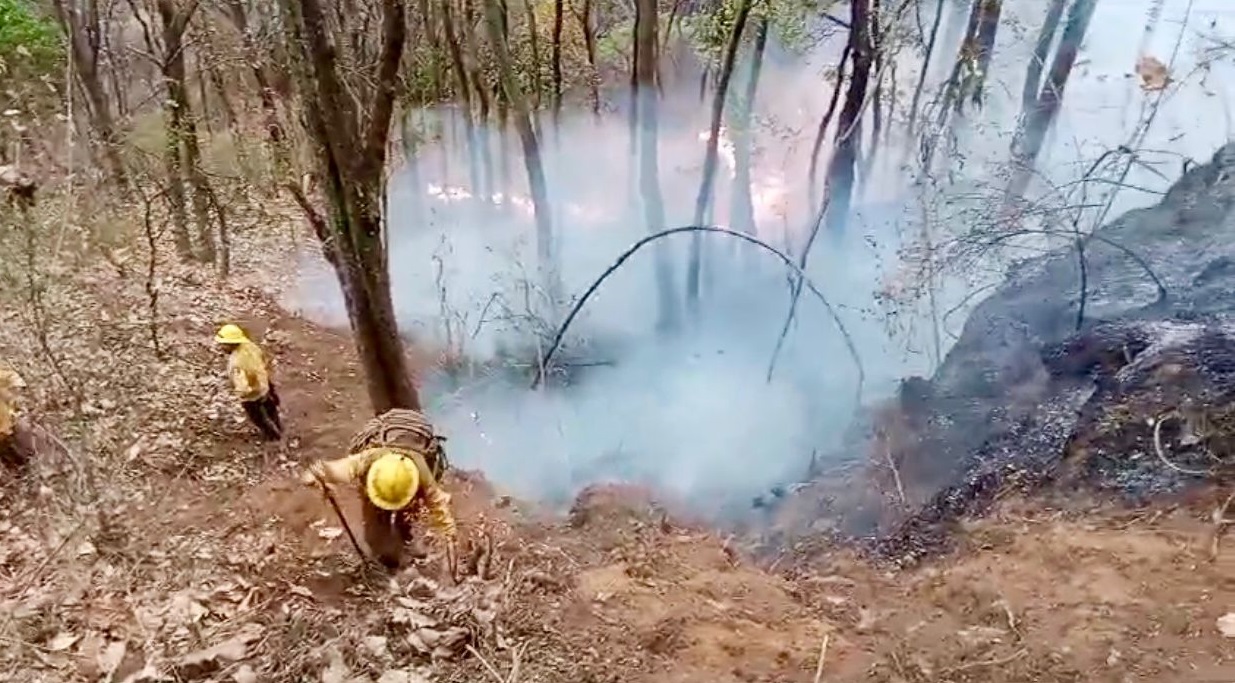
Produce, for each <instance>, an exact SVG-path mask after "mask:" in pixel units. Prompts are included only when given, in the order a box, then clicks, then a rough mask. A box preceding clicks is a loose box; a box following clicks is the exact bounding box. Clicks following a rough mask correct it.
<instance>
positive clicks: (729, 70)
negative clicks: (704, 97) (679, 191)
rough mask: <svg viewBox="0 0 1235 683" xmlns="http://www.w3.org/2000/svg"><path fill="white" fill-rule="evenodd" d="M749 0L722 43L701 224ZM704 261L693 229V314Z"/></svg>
mask: <svg viewBox="0 0 1235 683" xmlns="http://www.w3.org/2000/svg"><path fill="white" fill-rule="evenodd" d="M751 4H752V0H741V4H740V5H738V14H737V16H736V17H735V18H734V20H733V30H732V32H731V33H730V34H729V44H728V45H727V46H726V47H725V59H724V62H723V63H722V64H721V68H720V81H719V82H718V84H717V86H716V93H715V95H713V96H712V122H711V126H710V127H709V128H708V141H707V147H706V149H705V151H704V153H703V179H702V180H701V181H700V183H699V193H698V194H697V195H696V196H695V214H694V224H695V225H703V219H704V216H705V215H706V214H707V213H708V207H709V206H710V205H711V203H712V188H713V187H714V184H715V181H716V166H717V164H718V162H719V160H720V154H719V148H720V124H721V120H722V119H723V118H724V113H725V101H726V99H727V98H728V96H729V81H730V79H731V78H732V77H733V63H734V61H735V60H736V59H737V54H738V47H739V46H741V44H742V32H743V31H745V30H746V19H747V17H749V16H750V7H751ZM702 265H703V234H702V233H698V232H696V233H694V234H693V235H691V239H690V260H689V262H688V265H687V267H686V308H687V310H688V311H689V312H690V313H691V314H692V315H697V314H698V313H699V274H700V269H701V268H702Z"/></svg>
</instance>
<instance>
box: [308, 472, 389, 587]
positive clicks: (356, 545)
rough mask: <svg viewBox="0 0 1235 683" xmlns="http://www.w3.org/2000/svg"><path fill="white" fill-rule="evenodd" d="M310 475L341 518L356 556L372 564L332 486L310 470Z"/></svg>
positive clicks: (365, 562) (364, 562)
mask: <svg viewBox="0 0 1235 683" xmlns="http://www.w3.org/2000/svg"><path fill="white" fill-rule="evenodd" d="M309 473H310V474H312V475H313V478H314V479H316V480H317V483H318V484H319V485H320V486H321V487H322V497H324V498H325V499H326V501H327V502H328V503H330V507H332V508H334V512H335V514H336V515H338V516H339V523H340V524H342V525H343V530H344V531H346V532H347V539H348V540H349V541H351V542H352V547H353V548H355V549H356V554H357V555H359V556H360V561H361V562H362V563H363V564H370V563H372V562H373V560H371V559H370V558H369V556H368V555H367V554H366V553H365V551H363V550H361V549H360V542H359V541H357V540H356V534H354V533H352V527H351V525H350V524H348V523H347V517H346V516H344V514H343V508H341V507H339V501H337V500H335V499H334V494H332V493H331V492H330V486H329V485H328V484H327V483H326V481H325V480H324V479H322V477H321V475H319V474H318V473H317V472H314V471H312V470H309Z"/></svg>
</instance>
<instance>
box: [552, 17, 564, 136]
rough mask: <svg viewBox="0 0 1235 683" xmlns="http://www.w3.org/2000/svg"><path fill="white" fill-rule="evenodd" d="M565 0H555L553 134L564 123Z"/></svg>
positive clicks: (555, 133)
mask: <svg viewBox="0 0 1235 683" xmlns="http://www.w3.org/2000/svg"><path fill="white" fill-rule="evenodd" d="M565 4H566V3H565V0H553V56H552V58H553V135H554V140H555V141H556V139H557V135H558V132H559V131H558V128H559V127H560V126H561V125H562V13H563V12H564V11H565Z"/></svg>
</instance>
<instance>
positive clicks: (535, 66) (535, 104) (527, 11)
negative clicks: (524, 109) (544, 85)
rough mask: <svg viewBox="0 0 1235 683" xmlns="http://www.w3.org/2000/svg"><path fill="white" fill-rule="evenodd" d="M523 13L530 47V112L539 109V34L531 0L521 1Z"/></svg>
mask: <svg viewBox="0 0 1235 683" xmlns="http://www.w3.org/2000/svg"><path fill="white" fill-rule="evenodd" d="M523 13H524V15H525V16H526V17H527V35H528V39H529V40H530V41H531V45H532V73H531V77H532V104H531V106H530V107H529V111H531V110H538V109H540V32H539V31H538V30H537V28H536V10H535V9H533V8H532V0H523Z"/></svg>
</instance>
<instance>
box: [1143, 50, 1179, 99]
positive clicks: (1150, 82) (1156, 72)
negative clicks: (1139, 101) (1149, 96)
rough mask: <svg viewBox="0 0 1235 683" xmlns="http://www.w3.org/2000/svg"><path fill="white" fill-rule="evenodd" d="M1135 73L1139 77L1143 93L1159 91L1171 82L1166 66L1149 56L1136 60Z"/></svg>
mask: <svg viewBox="0 0 1235 683" xmlns="http://www.w3.org/2000/svg"><path fill="white" fill-rule="evenodd" d="M1136 73H1137V75H1138V76H1140V77H1141V89H1142V90H1145V91H1154V90H1161V89H1163V88H1165V87H1166V85H1167V83H1170V82H1171V75H1170V73H1169V72H1168V71H1167V69H1166V65H1165V64H1163V63H1162V62H1160V61H1158V59H1157V58H1155V57H1151V56H1149V55H1142V56H1141V58H1140V59H1138V60H1136Z"/></svg>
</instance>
